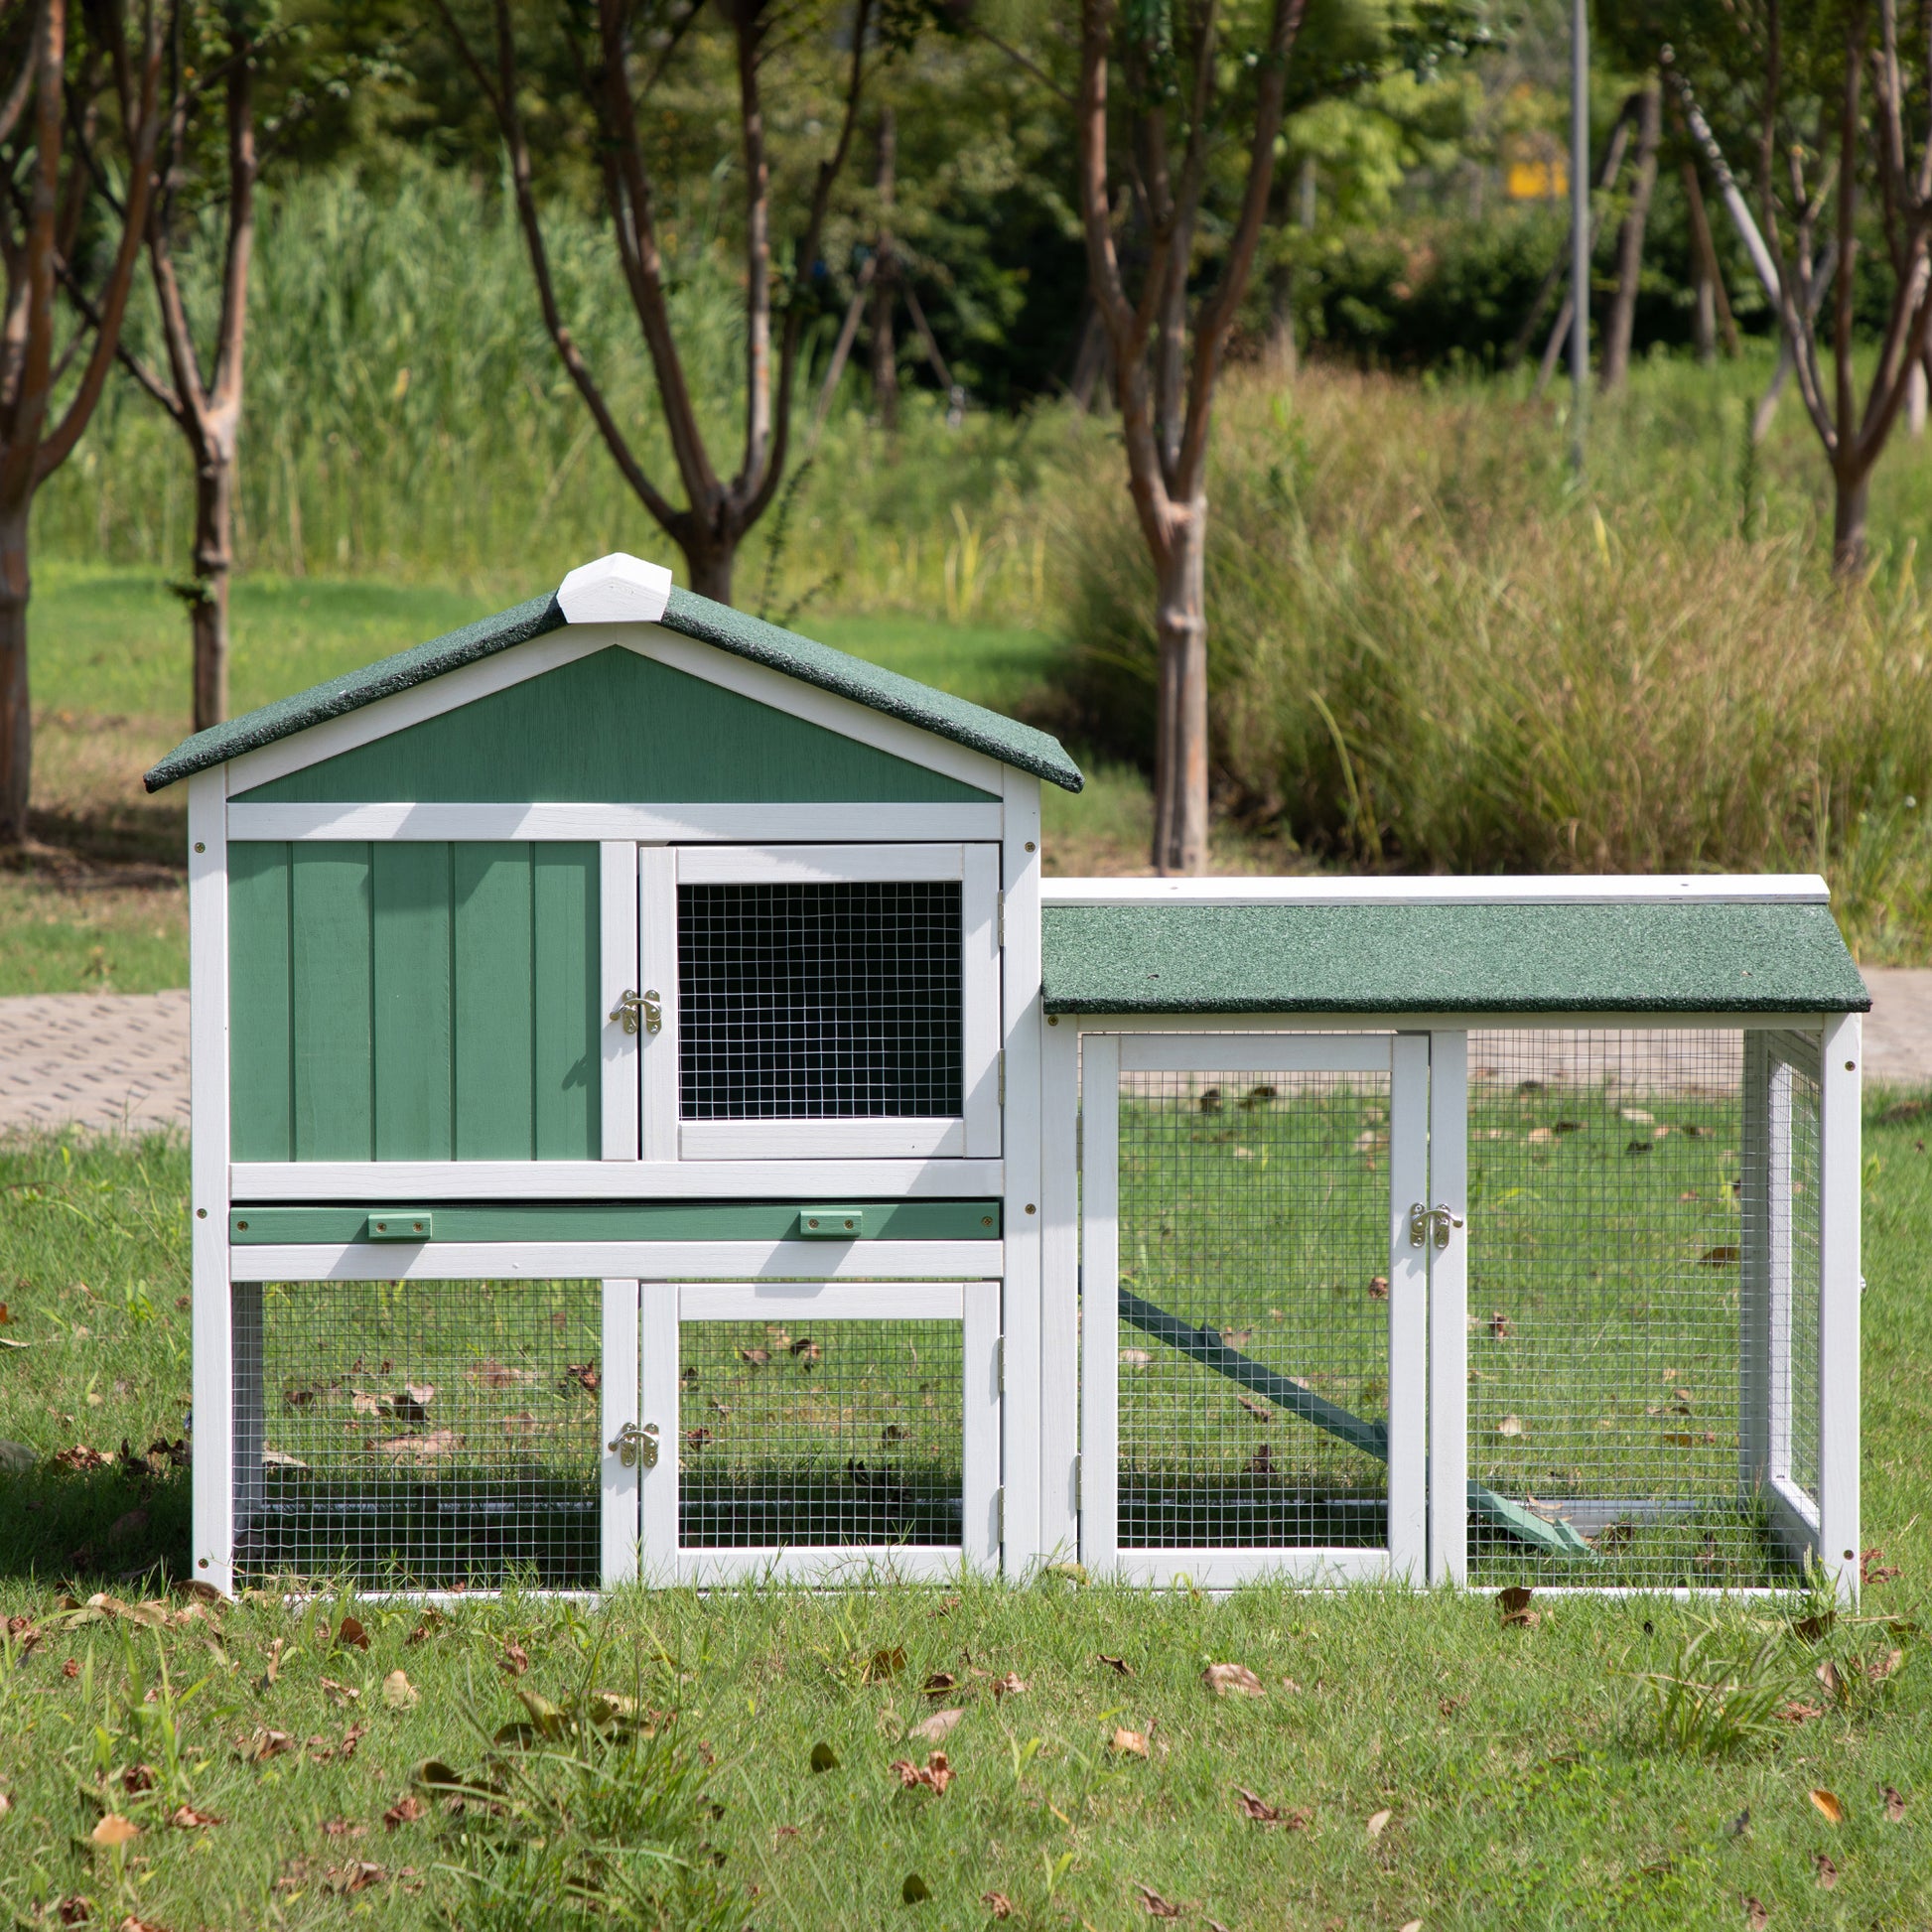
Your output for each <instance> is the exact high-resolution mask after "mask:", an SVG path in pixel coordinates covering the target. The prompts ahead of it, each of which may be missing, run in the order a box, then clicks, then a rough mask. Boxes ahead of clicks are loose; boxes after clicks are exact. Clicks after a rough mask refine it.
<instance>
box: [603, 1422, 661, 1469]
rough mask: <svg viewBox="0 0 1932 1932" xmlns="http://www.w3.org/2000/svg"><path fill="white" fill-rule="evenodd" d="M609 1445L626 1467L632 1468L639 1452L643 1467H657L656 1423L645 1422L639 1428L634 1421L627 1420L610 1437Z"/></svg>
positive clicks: (635, 1464)
mask: <svg viewBox="0 0 1932 1932" xmlns="http://www.w3.org/2000/svg"><path fill="white" fill-rule="evenodd" d="M611 1447H612V1448H613V1449H616V1450H617V1452H618V1460H619V1461H620V1462H621V1463H622V1464H623V1466H624V1467H625V1468H626V1469H634V1468H635V1467H636V1466H637V1460H638V1457H639V1455H640V1454H641V1456H642V1458H643V1464H644V1467H645V1468H647V1469H654V1468H656V1467H657V1425H656V1424H655V1423H654V1422H647V1423H645V1425H644V1426H643V1428H641V1429H639V1428H638V1427H637V1425H636V1424H635V1423H634V1422H627V1423H625V1424H624V1426H623V1427H622V1428H621V1430H619V1431H618V1433H617V1434H616V1435H615V1436H613V1437H612V1438H611Z"/></svg>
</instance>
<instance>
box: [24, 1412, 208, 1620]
mask: <svg viewBox="0 0 1932 1932" xmlns="http://www.w3.org/2000/svg"><path fill="white" fill-rule="evenodd" d="M190 1518H191V1491H190V1483H189V1473H188V1454H187V1449H186V1446H185V1445H181V1444H175V1445H163V1444H159V1443H157V1445H156V1446H155V1447H154V1448H153V1449H149V1450H145V1451H143V1450H139V1449H135V1448H134V1447H133V1446H132V1445H131V1444H124V1445H123V1448H122V1452H121V1453H120V1454H118V1455H112V1456H107V1457H104V1458H102V1459H101V1460H100V1461H99V1462H98V1463H97V1464H94V1465H93V1466H79V1467H76V1466H73V1465H72V1464H71V1463H69V1462H64V1461H62V1460H61V1459H60V1458H58V1457H54V1456H49V1457H47V1458H46V1459H44V1460H42V1461H40V1462H38V1463H36V1464H35V1465H34V1466H33V1467H31V1468H28V1469H22V1470H17V1471H15V1470H10V1471H8V1472H6V1473H4V1474H0V1579H4V1580H9V1581H19V1582H22V1583H30V1584H33V1585H36V1586H40V1587H46V1586H48V1585H51V1584H54V1583H57V1582H58V1583H69V1584H72V1585H74V1586H75V1587H76V1588H77V1591H78V1593H79V1594H82V1595H85V1594H87V1593H89V1592H90V1591H92V1590H95V1589H103V1588H108V1587H119V1586H123V1585H126V1584H129V1583H132V1582H134V1581H136V1580H137V1579H144V1578H145V1579H151V1580H152V1581H151V1585H150V1587H152V1588H154V1589H157V1590H159V1589H161V1588H164V1587H166V1586H167V1585H168V1584H170V1583H171V1582H182V1581H185V1580H186V1579H187V1578H188V1576H189V1536H190Z"/></svg>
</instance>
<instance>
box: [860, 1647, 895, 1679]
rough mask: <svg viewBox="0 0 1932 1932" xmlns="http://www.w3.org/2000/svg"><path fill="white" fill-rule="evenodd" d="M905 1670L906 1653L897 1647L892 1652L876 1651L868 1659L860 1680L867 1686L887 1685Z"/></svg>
mask: <svg viewBox="0 0 1932 1932" xmlns="http://www.w3.org/2000/svg"><path fill="white" fill-rule="evenodd" d="M904 1668H905V1652H904V1651H903V1650H901V1649H899V1648H898V1647H897V1645H895V1646H894V1648H892V1649H891V1650H875V1651H874V1652H873V1653H872V1655H871V1656H870V1657H869V1658H867V1660H866V1666H865V1669H864V1670H862V1671H861V1672H860V1673H859V1678H860V1681H861V1682H862V1683H865V1684H887V1683H890V1682H891V1681H892V1680H893V1679H894V1678H895V1677H897V1675H898V1674H899V1672H900V1671H902V1670H903V1669H904Z"/></svg>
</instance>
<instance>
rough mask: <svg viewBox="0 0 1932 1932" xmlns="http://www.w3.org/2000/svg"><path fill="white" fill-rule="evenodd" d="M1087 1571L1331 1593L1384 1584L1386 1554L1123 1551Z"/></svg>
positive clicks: (1108, 1578)
mask: <svg viewBox="0 0 1932 1932" xmlns="http://www.w3.org/2000/svg"><path fill="white" fill-rule="evenodd" d="M1087 1569H1088V1570H1089V1572H1090V1573H1092V1575H1093V1576H1094V1578H1095V1580H1096V1581H1105V1582H1109V1583H1119V1584H1127V1585H1132V1586H1137V1587H1141V1588H1143V1589H1165V1588H1168V1587H1172V1586H1173V1585H1176V1584H1191V1585H1192V1586H1193V1587H1195V1588H1196V1589H1201V1590H1218V1589H1238V1588H1239V1587H1241V1586H1242V1585H1244V1584H1281V1585H1286V1586H1289V1587H1294V1588H1298V1589H1332V1588H1334V1587H1337V1586H1339V1585H1342V1584H1367V1583H1378V1582H1381V1581H1384V1580H1385V1579H1386V1578H1387V1577H1388V1575H1389V1558H1388V1553H1387V1552H1386V1551H1383V1550H1354V1549H1349V1550H1122V1551H1120V1552H1119V1553H1118V1554H1116V1555H1115V1556H1113V1557H1112V1558H1110V1559H1106V1560H1103V1561H1101V1562H1100V1563H1099V1564H1098V1565H1097V1566H1096V1565H1095V1564H1094V1563H1091V1562H1089V1563H1088V1564H1087Z"/></svg>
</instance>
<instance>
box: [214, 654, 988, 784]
mask: <svg viewBox="0 0 1932 1932" xmlns="http://www.w3.org/2000/svg"><path fill="white" fill-rule="evenodd" d="M237 798H238V800H239V801H240V802H243V803H247V804H278V805H295V804H300V805H338V804H384V803H407V804H420V803H436V804H483V805H489V804H626V805H658V804H663V805H671V804H684V805H703V804H874V803H878V804H986V803H988V802H990V801H991V800H992V794H991V793H989V792H985V791H981V790H978V789H977V788H976V787H974V786H972V785H966V784H961V783H960V782H959V781H958V780H957V779H954V778H948V777H946V776H944V775H943V774H942V773H940V772H937V771H929V770H927V769H926V768H925V767H924V766H923V765H918V764H913V763H911V762H909V761H908V760H907V759H900V758H895V757H893V756H892V755H891V754H890V753H888V752H882V751H879V750H877V749H876V748H874V747H873V746H870V745H864V744H861V743H860V742H859V741H858V740H856V739H851V738H844V737H841V736H840V735H839V734H838V733H837V732H832V731H827V730H825V729H824V728H823V727H822V726H819V725H810V724H806V723H805V722H804V721H803V720H801V719H798V718H793V717H790V716H789V715H787V714H786V713H784V712H782V711H774V710H773V709H772V708H771V707H770V706H769V705H764V704H760V703H759V702H758V701H757V700H756V699H753V698H747V697H741V696H740V695H739V694H738V693H737V692H735V691H727V690H725V689H724V688H723V687H722V686H721V685H716V684H710V683H707V682H706V681H705V680H704V679H703V678H697V677H692V676H691V675H690V674H689V673H688V672H685V671H678V670H673V669H672V668H671V667H670V666H669V665H667V664H659V663H656V662H655V661H653V660H652V659H650V658H648V657H640V656H639V655H638V654H637V653H636V652H635V651H632V650H625V649H623V648H621V646H614V647H612V648H611V649H609V650H601V651H598V652H596V653H594V654H593V655H592V656H589V657H580V658H579V659H578V660H577V661H576V662H575V663H572V664H566V665H563V666H562V667H560V668H559V669H557V670H554V671H546V672H544V673H543V675H542V676H540V677H533V678H529V679H527V680H526V681H525V682H523V683H521V684H517V685H512V686H511V687H510V688H509V689H508V690H505V691H498V692H495V693H493V694H492V695H490V696H489V697H486V698H479V699H477V700H476V701H475V702H474V703H472V704H468V705H464V706H462V707H461V708H460V709H458V710H456V711H448V712H445V713H443V714H442V716H440V717H437V718H431V719H428V720H427V721H425V722H424V723H423V724H420V725H411V726H409V727H407V728H406V729H405V730H402V731H399V732H396V733H393V734H392V735H391V736H390V737H388V738H383V739H378V740H376V741H375V742H374V743H373V744H370V745H363V746H358V747H357V748H356V749H355V750H354V751H352V752H344V753H342V754H340V755H339V756H338V757H336V758H333V759H324V760H323V761H322V762H320V763H317V764H312V765H308V766H305V767H304V768H303V769H302V770H300V771H292V772H290V773H289V775H288V776H287V777H285V778H277V779H274V780H273V781H272V782H270V783H268V784H265V785H257V786H256V787H255V788H254V790H252V791H245V792H240V793H238V794H237Z"/></svg>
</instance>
